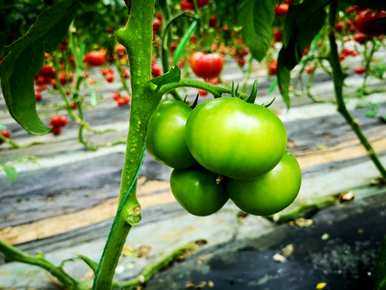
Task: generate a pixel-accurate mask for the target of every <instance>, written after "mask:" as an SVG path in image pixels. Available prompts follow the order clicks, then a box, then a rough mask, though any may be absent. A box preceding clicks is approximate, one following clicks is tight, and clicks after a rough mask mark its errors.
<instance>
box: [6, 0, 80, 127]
mask: <svg viewBox="0 0 386 290" xmlns="http://www.w3.org/2000/svg"><path fill="white" fill-rule="evenodd" d="M80 2H81V1H75V0H62V1H57V2H56V3H55V4H54V5H52V6H49V7H48V8H46V9H45V10H44V11H43V12H42V14H40V15H39V17H38V18H37V20H36V22H35V23H34V24H33V25H32V26H31V28H30V29H29V30H28V31H27V33H26V34H24V35H23V36H22V37H21V38H19V39H18V40H17V41H15V42H14V43H13V44H11V45H10V46H9V47H8V48H7V52H6V56H5V59H4V62H3V63H2V64H1V67H0V79H1V88H2V91H3V95H4V99H5V102H6V104H7V107H8V110H9V112H10V114H11V115H12V117H13V118H14V119H15V120H16V121H17V122H18V123H19V124H20V125H21V126H22V127H23V128H24V129H25V130H27V131H28V132H30V133H32V134H45V133H48V132H49V129H48V128H47V126H46V125H45V124H44V123H43V122H42V121H41V120H40V118H39V116H38V114H37V111H36V101H35V96H34V88H33V80H34V76H35V74H36V73H37V72H38V70H39V68H40V67H41V65H42V63H43V55H44V52H46V51H52V50H54V49H55V48H56V47H57V45H58V44H59V42H60V41H61V40H62V39H63V37H64V35H65V34H66V32H67V30H68V26H69V25H70V22H71V21H72V19H73V18H74V16H75V13H76V11H77V8H78V7H79V6H80V4H81V3H80Z"/></svg>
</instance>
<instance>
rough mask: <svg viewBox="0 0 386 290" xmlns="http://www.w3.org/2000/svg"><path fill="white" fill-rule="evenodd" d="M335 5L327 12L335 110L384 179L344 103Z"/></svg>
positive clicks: (383, 171) (380, 164)
mask: <svg viewBox="0 0 386 290" xmlns="http://www.w3.org/2000/svg"><path fill="white" fill-rule="evenodd" d="M337 5H338V3H337V0H334V1H332V3H331V5H330V11H329V25H330V32H329V35H328V38H329V43H330V59H329V61H330V65H331V68H332V75H333V82H334V89H335V98H336V102H337V110H338V112H339V113H340V114H341V115H342V116H343V118H344V119H345V120H346V122H347V123H348V124H349V125H350V127H351V129H352V130H353V131H354V133H355V134H356V136H357V137H358V139H359V141H360V142H361V144H362V145H363V147H364V148H365V149H366V151H367V154H368V156H369V157H370V159H371V160H372V161H373V163H374V165H375V167H376V168H377V169H378V171H379V173H380V174H381V176H382V178H383V179H386V170H385V168H384V167H383V165H382V163H381V161H380V160H379V158H378V155H377V154H376V152H375V150H374V149H373V147H372V146H371V144H370V142H369V141H368V140H367V137H366V136H365V134H364V133H363V132H362V130H361V128H360V127H359V124H358V123H357V122H356V121H355V119H354V118H353V116H352V115H351V114H350V112H349V111H348V109H347V107H346V104H345V101H344V97H343V85H344V79H345V75H344V73H343V70H342V66H341V64H340V61H339V55H338V46H337V43H336V37H335V21H336V14H337Z"/></svg>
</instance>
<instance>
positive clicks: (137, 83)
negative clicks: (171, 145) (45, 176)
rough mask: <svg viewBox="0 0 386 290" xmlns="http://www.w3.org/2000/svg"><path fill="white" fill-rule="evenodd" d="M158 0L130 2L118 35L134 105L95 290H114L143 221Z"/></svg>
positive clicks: (153, 102) (155, 99)
mask: <svg viewBox="0 0 386 290" xmlns="http://www.w3.org/2000/svg"><path fill="white" fill-rule="evenodd" d="M154 1H155V0H132V1H127V4H129V5H128V8H129V18H128V22H127V24H126V26H125V27H124V28H122V29H120V30H118V31H117V33H116V35H117V38H118V40H119V41H120V42H121V43H122V44H123V45H124V46H125V47H126V49H127V52H128V55H129V62H130V72H131V89H132V105H131V113H130V126H129V133H128V139H127V149H126V154H125V162H124V166H123V170H122V176H121V188H120V202H119V207H118V210H117V213H116V215H115V218H114V221H113V225H112V227H111V230H110V234H109V237H108V240H107V242H106V245H105V248H104V251H103V254H102V257H101V259H100V262H99V264H98V268H97V271H96V274H95V279H94V285H93V289H94V290H110V289H111V286H112V280H113V276H114V272H115V268H116V266H117V264H118V260H119V257H120V255H121V251H122V248H123V245H124V243H125V240H126V237H127V235H128V233H129V231H130V229H131V227H132V226H133V225H135V224H137V223H138V222H139V220H140V217H141V210H140V205H139V204H138V201H137V198H136V194H135V183H136V179H137V177H138V174H139V170H140V168H141V165H142V160H143V155H144V150H145V137H146V131H147V123H148V120H149V119H150V116H151V114H152V113H153V111H154V110H155V108H156V107H157V105H158V103H159V101H160V96H159V95H158V94H155V93H154V92H153V91H152V90H151V88H150V87H149V80H150V75H151V49H152V48H151V45H152V20H153V14H154Z"/></svg>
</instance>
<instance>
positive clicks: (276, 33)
mask: <svg viewBox="0 0 386 290" xmlns="http://www.w3.org/2000/svg"><path fill="white" fill-rule="evenodd" d="M282 38H283V33H282V32H281V31H280V30H278V29H275V30H274V31H273V40H274V41H275V42H280V41H281V40H282Z"/></svg>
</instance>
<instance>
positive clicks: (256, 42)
mask: <svg viewBox="0 0 386 290" xmlns="http://www.w3.org/2000/svg"><path fill="white" fill-rule="evenodd" d="M275 2H276V1H272V0H259V1H255V0H244V1H243V2H242V4H241V5H240V9H239V23H240V25H241V26H242V30H241V33H242V35H243V37H244V40H245V43H246V44H247V45H248V47H249V49H250V51H251V53H252V55H253V57H254V58H256V59H257V60H259V61H260V60H262V59H263V58H264V56H265V54H266V52H267V50H268V48H269V47H270V46H271V43H272V25H273V22H274V20H275Z"/></svg>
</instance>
